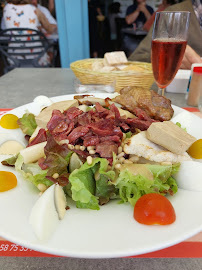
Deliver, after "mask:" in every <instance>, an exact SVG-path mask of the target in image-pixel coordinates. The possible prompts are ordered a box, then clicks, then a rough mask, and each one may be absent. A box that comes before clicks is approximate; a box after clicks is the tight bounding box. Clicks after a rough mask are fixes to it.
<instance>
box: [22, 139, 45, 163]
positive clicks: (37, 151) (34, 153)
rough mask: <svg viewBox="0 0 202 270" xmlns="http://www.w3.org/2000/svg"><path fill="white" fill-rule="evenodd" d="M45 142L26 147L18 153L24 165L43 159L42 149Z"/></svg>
mask: <svg viewBox="0 0 202 270" xmlns="http://www.w3.org/2000/svg"><path fill="white" fill-rule="evenodd" d="M46 144H47V142H42V143H38V144H35V145H32V146H30V147H27V148H25V149H23V150H21V151H20V154H21V156H23V159H24V163H25V164H28V163H32V162H36V161H37V160H39V159H40V158H42V157H44V156H45V154H44V147H45V146H46Z"/></svg>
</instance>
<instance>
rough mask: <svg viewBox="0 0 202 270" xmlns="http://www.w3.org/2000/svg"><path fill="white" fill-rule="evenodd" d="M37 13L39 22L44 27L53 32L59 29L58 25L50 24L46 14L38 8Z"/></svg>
mask: <svg viewBox="0 0 202 270" xmlns="http://www.w3.org/2000/svg"><path fill="white" fill-rule="evenodd" d="M36 15H37V17H38V20H39V22H40V23H41V25H42V27H43V28H44V29H45V30H46V31H47V32H48V33H50V34H51V33H53V32H54V31H55V30H56V29H57V25H55V24H50V23H49V21H48V19H47V18H46V16H45V15H44V14H43V13H42V12H41V11H40V10H39V9H38V8H37V9H36Z"/></svg>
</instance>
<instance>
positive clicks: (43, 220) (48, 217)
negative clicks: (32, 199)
mask: <svg viewBox="0 0 202 270" xmlns="http://www.w3.org/2000/svg"><path fill="white" fill-rule="evenodd" d="M54 190H55V185H52V186H51V187H49V188H48V189H47V190H46V191H45V192H44V193H43V194H42V195H41V197H39V199H38V200H37V201H36V203H35V205H34V207H33V208H32V211H31V215H30V219H29V222H30V224H31V226H32V228H33V231H34V232H35V234H36V236H37V238H38V239H39V240H42V241H46V240H48V238H49V237H50V236H51V235H52V234H53V232H54V231H55V229H56V227H57V224H58V222H59V219H58V213H57V211H56V208H55V202H54V194H55V192H54Z"/></svg>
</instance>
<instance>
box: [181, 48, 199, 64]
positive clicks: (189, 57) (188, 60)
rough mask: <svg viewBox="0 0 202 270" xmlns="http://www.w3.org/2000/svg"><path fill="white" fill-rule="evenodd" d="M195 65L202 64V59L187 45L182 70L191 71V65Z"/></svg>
mask: <svg viewBox="0 0 202 270" xmlns="http://www.w3.org/2000/svg"><path fill="white" fill-rule="evenodd" d="M194 63H201V64H202V59H201V57H200V55H198V54H197V53H196V52H195V51H194V50H193V49H192V48H191V47H190V46H189V45H187V47H186V50H185V53H184V57H183V59H182V64H181V66H180V68H182V69H191V65H192V64H194Z"/></svg>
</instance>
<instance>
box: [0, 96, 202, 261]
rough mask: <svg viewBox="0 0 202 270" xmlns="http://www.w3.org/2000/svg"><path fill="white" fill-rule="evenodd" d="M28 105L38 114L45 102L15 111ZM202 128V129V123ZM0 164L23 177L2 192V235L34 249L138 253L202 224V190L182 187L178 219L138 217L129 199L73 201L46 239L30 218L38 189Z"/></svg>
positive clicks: (176, 202)
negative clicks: (164, 221) (150, 221)
mask: <svg viewBox="0 0 202 270" xmlns="http://www.w3.org/2000/svg"><path fill="white" fill-rule="evenodd" d="M96 96H98V97H102V98H103V97H105V96H107V95H104V94H96ZM72 98H73V95H68V96H60V97H55V98H52V100H53V101H61V100H65V99H72ZM25 110H29V111H30V112H32V113H35V114H37V113H38V112H39V110H40V108H39V106H38V105H37V104H36V103H30V104H27V105H24V106H22V107H19V108H17V109H14V110H13V111H10V112H9V113H13V114H16V115H17V116H22V114H23V113H24V112H25ZM174 110H175V115H176V114H178V113H180V112H181V111H183V110H182V109H180V108H178V107H175V106H174ZM201 123H202V120H201ZM198 129H199V131H200V132H201V134H202V124H201V125H200V126H198ZM3 131H4V132H5V133H8V132H10V133H11V134H12V135H16V136H18V138H19V139H23V135H22V134H21V132H20V130H11V131H9V130H4V129H2V128H1V129H0V132H3ZM0 170H7V171H11V172H13V173H15V174H16V176H17V179H18V185H17V187H16V188H15V189H12V190H10V191H7V192H3V193H1V194H0V213H1V218H0V235H1V236H2V237H4V238H6V239H7V240H10V241H12V242H15V243H17V244H20V245H22V246H25V247H28V248H31V249H33V250H37V251H41V252H46V253H50V254H55V255H61V256H70V257H80V258H81V257H82V258H112V257H123V256H132V255H138V254H143V253H147V252H152V251H156V250H159V249H162V248H166V247H169V246H172V245H174V244H177V243H179V242H181V241H183V240H185V239H187V238H189V237H191V236H193V235H194V234H196V233H198V232H200V231H201V230H202V214H201V209H202V193H201V192H190V191H184V190H179V191H178V192H177V194H175V195H174V196H173V197H169V199H170V201H171V202H172V204H173V206H174V208H175V212H176V216H177V219H176V222H175V223H173V224H172V225H169V226H145V225H141V224H139V223H137V222H136V221H135V220H134V219H133V208H132V207H131V206H130V205H129V204H121V205H120V204H117V201H112V202H110V203H108V204H107V205H104V206H102V207H101V209H100V210H99V211H93V210H86V209H77V208H76V207H75V206H74V204H72V205H71V204H70V210H68V211H67V213H66V215H65V218H64V219H63V220H62V221H61V222H60V224H59V226H58V227H57V230H56V231H55V233H54V234H53V235H52V237H51V238H50V239H49V241H48V242H40V241H39V240H37V238H36V237H35V235H34V233H33V231H32V228H31V226H30V224H29V222H28V219H29V215H30V211H31V209H32V206H33V205H34V203H35V201H36V200H37V198H38V195H37V193H38V192H37V191H36V189H35V188H34V187H33V186H32V185H31V184H30V183H28V182H27V181H26V180H24V179H22V177H21V176H20V175H19V174H18V173H17V172H15V171H14V169H13V168H9V167H5V166H2V165H1V166H0Z"/></svg>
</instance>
